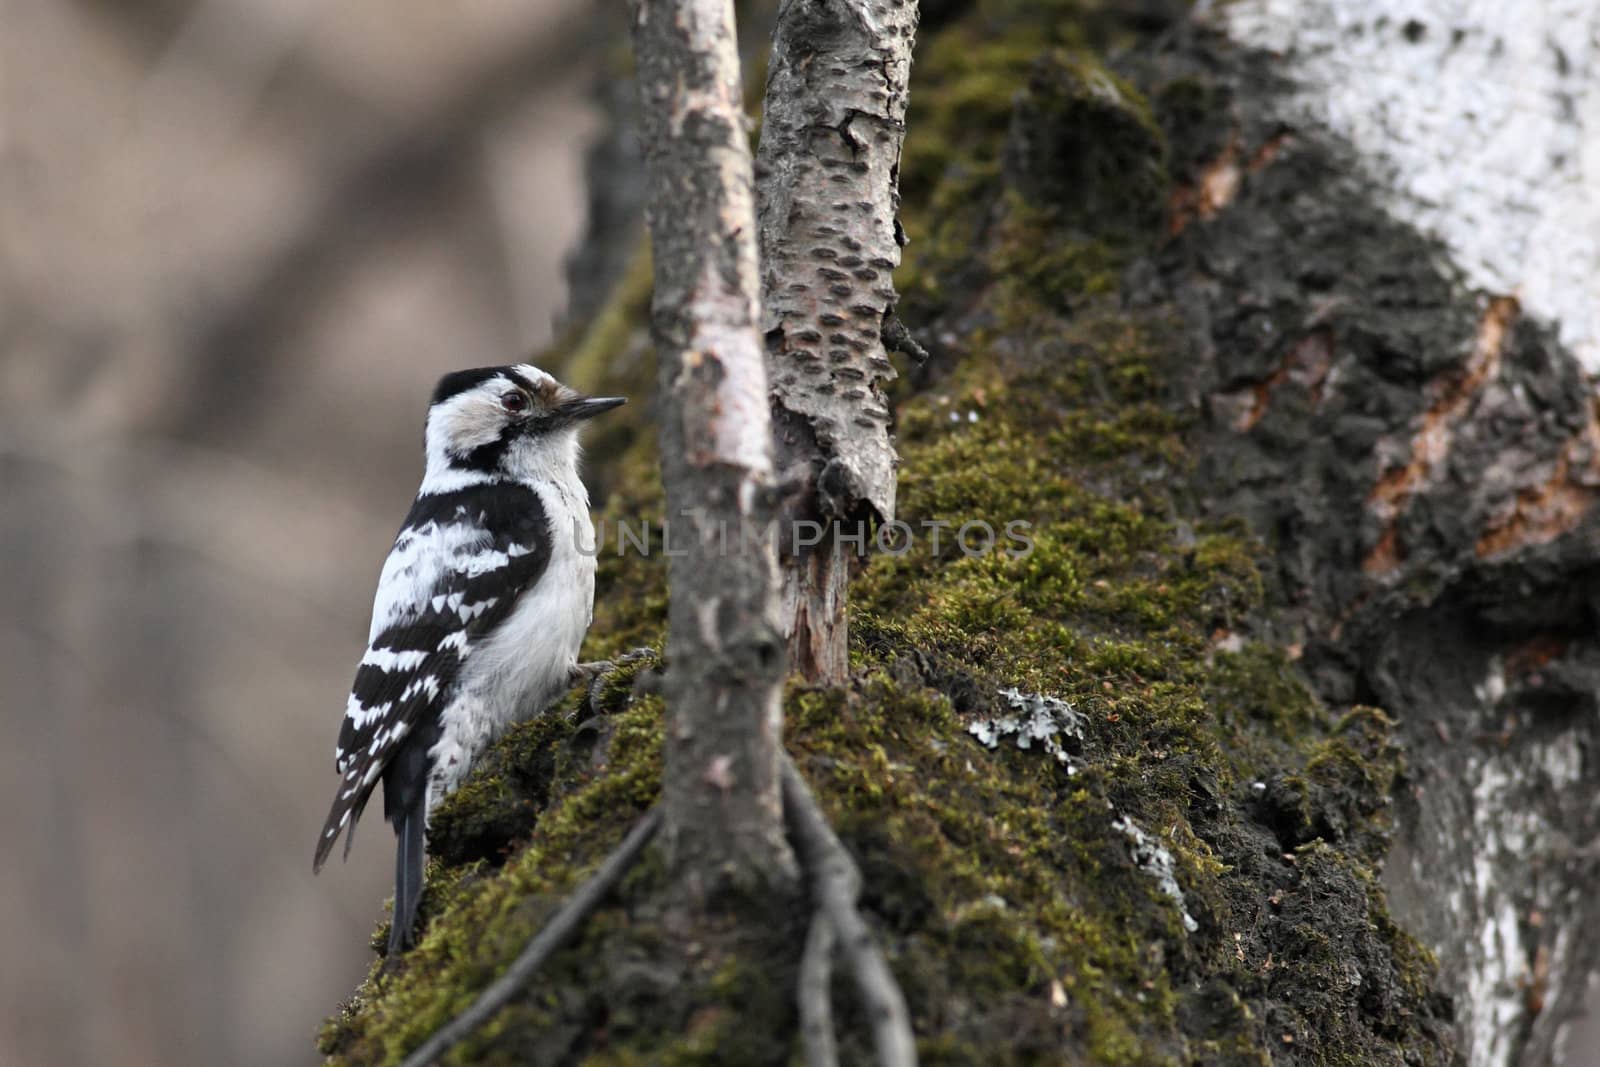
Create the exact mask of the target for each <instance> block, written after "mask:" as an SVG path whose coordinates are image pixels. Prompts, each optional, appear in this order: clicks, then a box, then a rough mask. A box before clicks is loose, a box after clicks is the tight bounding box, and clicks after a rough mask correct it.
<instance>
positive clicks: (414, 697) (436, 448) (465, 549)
mask: <svg viewBox="0 0 1600 1067" xmlns="http://www.w3.org/2000/svg"><path fill="white" fill-rule="evenodd" d="M623 402H624V398H622V397H587V396H584V395H582V394H581V393H578V392H577V391H576V390H573V389H569V388H568V387H567V386H565V385H562V384H561V383H560V382H558V381H556V380H555V379H554V378H553V377H551V376H550V375H549V374H546V373H545V372H544V371H542V370H540V369H539V368H537V367H535V366H533V365H531V364H527V363H521V364H517V365H515V366H509V367H482V368H478V369H474V370H463V371H457V372H456V373H454V374H448V375H446V376H445V377H444V378H443V379H442V380H441V381H440V382H439V386H438V388H437V389H436V390H435V391H434V394H433V401H432V403H431V404H430V406H429V408H428V420H427V427H426V430H425V431H424V435H423V444H424V448H425V451H426V460H427V462H426V467H425V469H424V473H423V476H422V485H421V486H420V487H419V488H418V490H417V498H416V501H415V502H414V503H413V504H412V505H411V511H410V513H409V514H408V515H406V519H405V522H404V523H403V524H402V525H401V527H400V533H399V535H398V536H397V537H396V538H395V542H394V547H393V548H392V549H391V550H390V552H389V558H388V559H387V560H386V561H385V562H384V565H383V572H382V574H381V576H380V577H379V579H378V592H377V596H376V597H375V598H374V601H373V605H372V626H371V629H370V631H369V633H368V638H367V640H368V647H367V652H366V655H365V656H363V657H362V659H361V664H360V666H359V668H358V669H357V670H356V678H355V683H354V685H353V686H352V687H351V691H350V699H349V702H348V703H347V704H346V706H345V714H344V725H343V726H342V728H341V729H340V731H339V743H338V746H337V748H336V750H335V757H334V758H335V765H336V766H337V767H338V770H339V774H340V776H341V781H340V783H339V790H338V793H337V794H336V795H335V797H334V800H333V807H332V808H331V810H329V812H328V820H327V822H326V823H325V824H324V825H323V827H322V835H321V836H320V837H319V838H318V839H317V850H316V858H315V860H314V862H313V868H312V869H313V870H314V871H320V870H321V869H322V865H323V863H324V862H326V860H327V858H328V855H329V853H330V852H332V850H333V846H334V844H335V842H336V841H337V840H338V838H339V834H340V832H341V831H347V833H346V837H345V847H344V854H345V855H346V856H348V855H349V854H350V845H351V843H352V842H353V841H354V839H355V824H356V821H357V820H358V819H360V818H361V812H362V809H364V808H365V807H366V804H367V800H368V798H369V797H370V796H371V795H372V790H373V789H374V788H375V787H376V786H377V784H378V783H379V782H380V781H381V782H382V783H383V815H384V818H385V819H387V820H388V821H389V822H390V823H392V824H393V825H394V832H395V837H396V838H397V839H398V845H397V850H396V855H395V872H394V921H393V924H392V926H391V927H390V931H389V954H390V956H391V957H393V956H396V955H398V954H399V953H401V952H403V951H404V950H405V949H406V948H408V947H410V946H411V944H412V928H413V926H414V925H415V922H416V914H417V904H418V903H419V901H420V900H421V898H422V871H423V859H424V846H423V830H424V828H425V827H426V826H427V822H428V816H429V814H430V813H431V812H432V811H433V808H434V806H435V805H436V804H437V803H438V802H439V800H440V798H442V797H443V796H445V795H446V794H448V793H450V792H451V791H452V790H454V789H455V788H456V787H457V786H458V785H460V784H461V782H462V781H463V780H464V779H465V778H466V775H467V772H468V771H469V770H470V769H471V767H472V764H473V761H474V760H476V759H477V758H478V756H479V755H480V754H481V753H482V752H483V750H484V748H485V747H487V746H488V744H489V742H490V741H492V740H494V738H495V737H496V736H498V735H499V734H500V733H501V732H502V731H503V730H504V729H505V728H506V727H507V726H508V725H510V724H511V723H513V722H516V721H518V720H520V719H524V718H528V717H531V716H534V715H538V714H539V713H540V712H542V711H543V710H544V709H545V708H546V707H547V706H548V705H549V704H550V703H551V702H552V701H553V700H554V699H556V698H557V697H559V696H560V695H561V694H562V693H564V692H565V691H566V690H567V689H568V687H569V686H570V685H571V684H572V682H573V681H574V680H575V678H576V677H577V676H578V673H579V672H578V647H579V645H581V644H582V643H583V635H584V633H585V632H586V631H587V630H588V628H589V623H590V621H591V618H592V615H593V608H594V527H593V525H592V524H591V523H590V520H589V493H588V490H587V489H585V488H584V485H583V482H582V481H581V480H580V479H579V477H578V457H579V447H578V430H579V427H580V426H582V424H583V423H584V422H585V421H586V420H588V419H590V418H592V417H594V416H595V415H598V414H600V413H601V412H604V411H609V410H611V409H612V408H614V407H616V406H618V405H619V404H621V403H623Z"/></svg>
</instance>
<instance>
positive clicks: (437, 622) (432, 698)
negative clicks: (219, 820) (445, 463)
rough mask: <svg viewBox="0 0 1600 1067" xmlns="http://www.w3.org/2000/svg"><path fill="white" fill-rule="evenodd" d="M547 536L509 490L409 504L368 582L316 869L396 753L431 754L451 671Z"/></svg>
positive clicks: (509, 486) (477, 489)
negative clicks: (414, 748) (368, 612)
mask: <svg viewBox="0 0 1600 1067" xmlns="http://www.w3.org/2000/svg"><path fill="white" fill-rule="evenodd" d="M551 536H552V531H551V529H550V527H549V521H548V519H547V517H546V515H545V511H544V507H543V505H542V504H541V502H540V500H539V496H538V494H537V493H535V492H534V491H533V490H531V489H529V488H527V487H525V486H521V485H516V484H513V483H494V484H486V485H476V486H471V487H468V488H465V489H460V490H457V491H454V492H449V493H438V494H430V495H428V496H421V497H418V498H417V501H416V503H415V504H414V505H412V508H411V513H410V514H409V515H407V516H406V521H405V523H404V525H402V526H401V528H400V534H399V536H398V537H396V538H395V543H394V548H393V549H392V550H391V551H390V553H389V558H388V560H386V561H385V563H384V566H383V574H382V576H381V577H380V578H379V581H378V593H377V597H376V599H375V601H374V603H373V608H372V629H371V632H370V635H369V638H368V642H369V644H368V648H367V653H366V655H365V656H363V657H362V659H361V666H360V668H359V669H358V670H357V671H356V679H355V683H354V685H353V686H352V687H351V691H350V699H349V702H348V703H347V705H346V707H345V717H344V725H343V727H342V728H341V729H340V731H339V743H338V748H337V751H336V754H335V762H336V765H337V766H338V769H339V774H340V775H341V781H340V783H339V792H338V794H337V796H336V797H335V798H334V801H333V807H332V809H331V810H330V811H329V812H328V819H327V822H326V823H325V824H324V825H323V827H322V835H321V837H319V838H318V840H317V852H316V860H315V868H316V869H321V867H322V864H323V862H324V861H325V860H326V859H327V858H328V854H329V853H330V852H331V851H332V849H333V845H334V842H335V841H336V840H337V839H338V837H339V832H340V831H341V830H344V829H345V828H346V827H347V826H348V827H349V829H350V831H351V834H352V835H353V834H354V830H355V823H356V820H358V819H359V818H360V817H361V811H362V809H363V808H365V807H366V803H367V800H368V798H369V797H370V796H371V795H372V790H373V787H374V786H375V785H376V784H377V783H378V781H379V779H380V778H381V777H382V776H383V773H384V770H385V768H386V767H388V766H389V764H390V761H391V760H392V759H393V758H394V757H395V755H396V754H397V753H398V752H399V751H400V750H401V749H402V747H403V745H404V742H406V741H407V740H410V741H411V742H412V743H413V745H415V744H418V743H422V742H426V744H427V746H429V747H431V745H432V743H433V739H432V737H431V736H430V735H433V734H436V733H437V724H438V718H439V715H440V713H441V712H443V710H444V708H445V706H446V704H447V703H448V701H449V700H450V698H451V695H452V689H453V685H454V682H455V679H456V676H457V674H458V673H459V671H460V669H461V665H462V663H463V662H464V661H465V660H466V659H467V657H468V656H469V655H471V652H472V648H473V644H474V642H476V641H477V640H478V639H479V638H480V637H482V636H483V635H485V634H488V633H490V632H492V631H493V630H494V629H495V628H496V627H497V626H498V625H499V624H500V623H501V622H502V621H503V620H504V619H505V617H506V616H507V615H508V614H509V613H510V611H511V609H512V608H513V606H515V604H516V601H517V598H518V596H520V595H521V593H522V592H523V590H525V589H527V588H529V587H531V586H532V585H533V584H534V583H535V582H537V581H538V580H539V577H540V575H542V574H543V573H544V570H545V568H546V566H548V564H549V562H550V547H551ZM423 787H424V788H425V785H424V786H423ZM349 850H350V846H349V839H347V841H346V844H345V852H346V854H348V853H349Z"/></svg>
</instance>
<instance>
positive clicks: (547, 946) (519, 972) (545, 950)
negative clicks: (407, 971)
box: [401, 807, 661, 1067]
mask: <svg viewBox="0 0 1600 1067" xmlns="http://www.w3.org/2000/svg"><path fill="white" fill-rule="evenodd" d="M660 825H661V809H660V808H659V807H657V808H651V809H650V811H649V812H648V813H647V814H646V815H645V817H644V818H642V819H640V820H639V821H638V822H637V823H636V824H635V825H634V827H633V829H632V830H629V831H628V836H627V837H625V838H623V840H622V844H620V845H618V846H617V847H616V849H615V850H614V851H613V852H612V853H611V855H609V856H607V857H606V858H605V861H604V862H602V863H601V864H600V867H599V869H598V870H596V871H595V872H594V874H592V875H590V876H589V880H588V881H586V882H584V883H583V884H582V885H581V886H579V887H578V891H577V892H576V893H574V894H572V896H570V897H568V898H567V901H566V903H565V904H562V905H561V907H560V908H559V909H558V910H557V911H556V913H555V914H554V915H552V916H551V917H550V921H549V922H547V923H545V925H544V927H543V929H541V930H540V931H539V932H538V933H537V934H535V935H534V938H533V940H532V941H530V942H528V946H527V947H526V948H524V949H523V950H522V953H521V955H519V956H518V957H517V958H516V959H515V960H513V961H512V962H511V966H510V967H508V968H507V969H506V973H505V974H503V975H501V976H500V977H499V978H497V979H495V980H494V982H493V983H492V984H491V985H490V986H489V988H487V989H485V990H484V991H483V993H482V994H480V995H479V997H478V999H477V1000H475V1001H473V1003H472V1006H471V1007H470V1008H468V1009H467V1010H466V1011H464V1012H462V1013H461V1014H460V1015H458V1016H456V1017H455V1018H454V1019H451V1020H450V1021H449V1022H448V1023H446V1024H445V1025H444V1026H442V1027H440V1028H439V1029H438V1030H437V1031H435V1032H434V1034H433V1035H432V1036H431V1037H429V1038H428V1040H426V1041H424V1042H423V1043H422V1044H421V1046H419V1047H418V1048H417V1050H416V1051H415V1052H413V1053H412V1054H411V1055H409V1056H407V1057H406V1058H405V1061H404V1062H403V1063H402V1064H401V1067H427V1065H428V1064H430V1063H434V1062H436V1061H437V1060H438V1059H439V1058H440V1057H441V1056H443V1055H444V1054H445V1053H446V1052H449V1051H450V1050H451V1049H452V1048H454V1047H455V1046H456V1045H458V1044H460V1043H461V1041H462V1040H463V1039H464V1038H466V1037H467V1036H468V1035H469V1034H471V1033H472V1032H473V1031H474V1030H476V1029H477V1028H478V1027H480V1026H482V1025H483V1024H484V1023H486V1022H488V1021H489V1019H490V1018H492V1017H493V1016H494V1014H495V1013H496V1012H498V1011H499V1010H500V1009H501V1008H503V1007H505V1006H506V1005H507V1004H509V1003H510V1002H511V998H513V997H515V996H516V995H517V993H518V992H520V991H521V989H522V987H523V986H524V985H526V984H527V983H528V980H529V979H530V978H532V977H533V976H534V974H535V973H537V972H538V970H539V968H540V967H541V966H543V965H544V962H545V961H546V960H548V959H549V958H550V956H551V955H552V954H553V953H554V952H555V951H556V949H558V948H560V947H561V946H562V945H563V944H565V943H566V941H567V939H568V938H570V937H571V936H572V935H573V934H574V933H576V932H577V930H578V928H579V927H580V926H582V925H583V922H584V920H585V919H587V918H588V917H589V913H590V912H592V911H594V910H595V908H596V907H598V906H599V904H600V902H601V901H602V900H604V899H605V896H606V894H607V893H609V892H610V891H611V890H612V889H613V888H615V887H616V884H617V883H618V882H619V881H621V880H622V876H623V875H624V874H626V873H627V871H628V868H629V867H631V866H633V862H634V860H636V859H638V858H639V853H640V852H641V851H643V850H644V846H645V845H647V844H649V842H650V839H651V838H652V837H654V836H655V832H656V830H657V829H658V828H659V827H660Z"/></svg>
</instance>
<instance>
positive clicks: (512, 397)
mask: <svg viewBox="0 0 1600 1067" xmlns="http://www.w3.org/2000/svg"><path fill="white" fill-rule="evenodd" d="M500 406H501V407H503V408H505V409H506V410H507V411H509V412H511V413H512V414H518V413H520V412H523V411H527V410H528V398H527V397H525V396H523V395H522V394H521V393H519V392H517V391H516V390H515V389H513V390H512V391H511V392H509V393H501V394H500Z"/></svg>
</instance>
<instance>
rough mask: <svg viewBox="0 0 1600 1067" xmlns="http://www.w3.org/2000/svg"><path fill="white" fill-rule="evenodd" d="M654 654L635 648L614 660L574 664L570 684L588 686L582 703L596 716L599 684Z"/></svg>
mask: <svg viewBox="0 0 1600 1067" xmlns="http://www.w3.org/2000/svg"><path fill="white" fill-rule="evenodd" d="M655 654H656V650H655V649H653V648H635V649H632V650H630V651H628V652H624V653H623V654H622V655H620V656H618V657H617V658H616V659H598V660H594V661H592V662H589V663H577V664H574V665H573V667H572V684H573V685H574V686H576V685H587V686H588V692H587V695H586V696H585V699H584V702H585V703H586V704H587V705H588V706H589V710H590V711H591V712H594V713H596V714H598V713H599V711H600V708H599V697H600V693H601V690H602V689H603V687H602V686H601V684H600V683H601V682H603V681H604V680H605V679H606V678H608V677H610V676H611V675H612V674H615V673H616V672H617V671H618V670H619V669H620V668H622V667H625V666H627V665H628V664H630V663H636V662H638V661H639V660H642V659H647V658H649V657H651V656H654V655H655Z"/></svg>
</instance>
